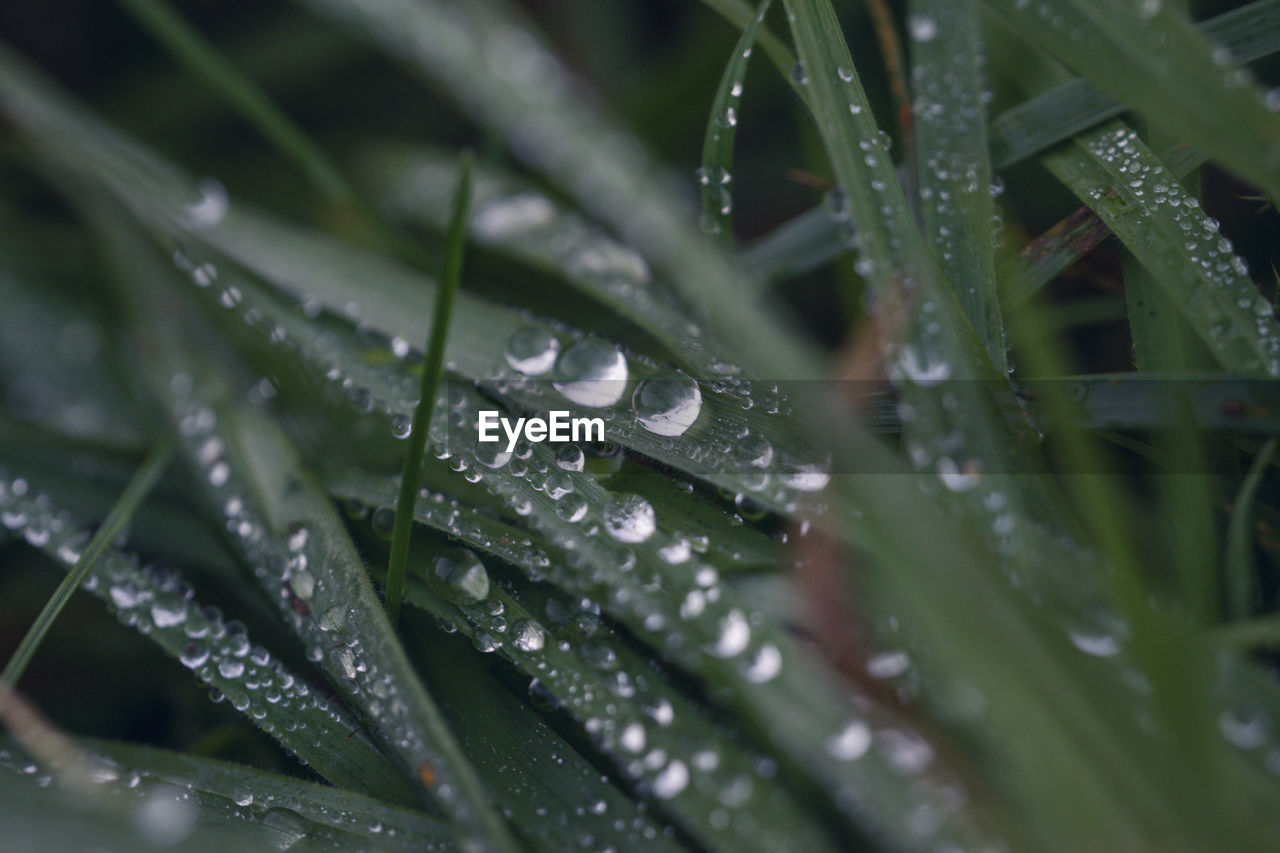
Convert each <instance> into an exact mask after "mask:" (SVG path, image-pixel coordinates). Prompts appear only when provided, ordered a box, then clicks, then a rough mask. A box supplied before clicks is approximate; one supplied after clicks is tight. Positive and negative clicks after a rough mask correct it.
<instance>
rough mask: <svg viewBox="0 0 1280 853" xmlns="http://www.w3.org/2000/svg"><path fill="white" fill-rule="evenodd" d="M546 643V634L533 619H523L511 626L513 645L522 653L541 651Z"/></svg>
mask: <svg viewBox="0 0 1280 853" xmlns="http://www.w3.org/2000/svg"><path fill="white" fill-rule="evenodd" d="M546 642H547V635H546V632H545V631H543V630H542V626H541V625H539V624H538V623H537V621H535V620H533V619H521V620H520V621H519V622H517V623H515V624H514V625H512V626H511V644H512V645H514V646H515V647H516V648H517V649H519V650H520V651H522V652H536V651H540V650H541V649H542V647H543V646H544V645H545V644H546Z"/></svg>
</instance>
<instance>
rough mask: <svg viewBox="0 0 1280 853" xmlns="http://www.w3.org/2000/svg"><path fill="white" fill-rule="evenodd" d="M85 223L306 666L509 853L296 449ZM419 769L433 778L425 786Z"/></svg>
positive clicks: (153, 378) (160, 291) (119, 251)
mask: <svg viewBox="0 0 1280 853" xmlns="http://www.w3.org/2000/svg"><path fill="white" fill-rule="evenodd" d="M91 215H92V216H93V221H94V224H95V225H96V227H98V228H99V229H101V230H102V233H103V234H104V235H105V236H106V237H107V239H108V241H109V248H110V249H111V251H113V252H114V253H116V254H115V257H114V260H115V262H116V263H117V264H118V265H119V269H120V271H121V275H122V277H123V279H124V280H127V281H129V283H130V287H129V288H125V287H120V288H119V289H118V290H119V292H120V296H121V299H122V301H123V302H124V304H125V306H126V316H128V318H129V320H130V322H131V332H132V334H133V335H134V336H135V339H136V346H137V347H138V351H140V352H151V353H155V354H156V359H157V361H156V365H155V366H154V367H153V368H152V369H151V370H148V371H143V375H144V376H145V377H146V378H147V379H148V380H149V382H150V385H151V388H152V390H153V393H154V394H155V395H156V397H157V398H158V400H159V401H160V403H161V404H162V406H163V408H164V409H165V411H167V413H168V414H169V416H170V417H171V418H172V419H173V421H174V422H175V423H178V424H180V425H181V426H180V429H181V431H182V450H183V452H184V456H185V457H186V458H187V460H188V462H189V463H190V464H191V465H192V467H193V469H194V471H195V472H197V476H198V481H199V482H201V483H202V484H204V488H205V500H206V502H207V504H208V505H209V506H210V509H211V510H213V511H214V512H216V513H218V514H219V515H220V516H221V517H222V519H223V521H224V525H225V527H226V529H227V530H228V531H230V532H231V533H232V540H233V544H234V545H235V546H236V548H237V549H238V550H239V551H240V553H241V554H242V556H243V558H244V559H245V561H246V562H247V563H248V564H249V565H250V566H252V567H253V570H254V574H255V576H256V577H257V579H258V581H259V582H260V583H261V584H262V586H263V588H264V589H265V590H266V591H267V593H268V596H269V597H270V598H271V599H272V600H273V601H274V602H275V603H276V605H277V607H278V608H279V609H280V611H281V612H282V614H283V615H284V617H285V618H286V620H287V621H288V623H289V626H290V628H291V629H292V630H293V632H294V633H295V634H296V635H297V636H298V638H299V639H300V640H302V641H303V642H304V643H306V645H307V647H308V654H309V656H310V658H311V659H312V660H313V661H315V662H317V663H322V664H323V665H324V668H325V670H326V672H327V674H328V675H329V677H330V679H331V681H332V683H333V684H334V686H335V688H336V689H337V690H338V691H339V693H340V694H341V695H342V696H344V697H345V698H346V699H348V700H349V701H350V702H351V703H352V704H353V705H354V706H355V707H357V708H359V709H360V711H361V713H362V714H363V716H364V718H365V722H366V724H367V725H368V726H369V728H370V729H371V731H372V732H374V733H375V734H376V735H377V736H378V737H379V738H380V739H381V740H382V741H383V742H384V743H385V744H386V745H387V748H388V749H389V750H390V751H391V752H392V753H393V754H394V755H396V756H397V757H398V758H399V760H400V762H401V764H402V767H403V772H404V773H406V774H408V775H410V778H414V779H415V780H416V781H417V782H418V783H419V784H421V785H422V786H423V787H424V788H428V789H430V791H431V793H432V795H433V796H434V798H435V800H436V802H438V803H439V805H440V806H441V807H442V808H443V809H444V810H445V811H446V812H447V813H448V814H449V815H450V816H451V817H452V818H453V819H454V820H455V821H457V823H458V824H459V826H460V830H461V831H462V832H465V833H467V834H468V835H469V836H470V838H471V840H473V841H474V842H475V843H477V844H480V845H482V846H483V847H486V848H492V849H500V850H514V849H516V847H515V844H514V841H513V840H512V839H511V837H510V835H509V833H508V831H507V829H506V827H505V824H504V823H503V821H502V819H501V818H500V817H499V816H498V815H497V814H496V812H494V811H493V809H492V806H491V805H490V804H489V802H488V799H487V798H486V796H485V792H484V790H483V789H482V787H481V786H480V783H479V781H478V779H477V778H476V777H475V774H474V770H472V768H471V767H470V764H469V763H468V761H467V759H466V757H465V756H464V755H463V754H462V752H461V751H460V749H459V748H458V746H457V744H456V742H455V741H454V740H453V738H452V735H451V733H450V731H449V729H448V728H447V726H446V725H445V724H444V721H443V719H442V718H441V716H440V713H439V710H438V708H437V707H436V706H435V703H434V702H433V701H432V700H431V698H430V696H429V695H428V694H427V692H426V691H425V689H424V688H423V687H422V684H421V682H420V681H419V680H418V678H417V676H416V674H415V673H414V670H413V668H412V666H411V665H410V664H409V661H408V659H407V658H406V657H405V654H404V650H403V648H402V647H401V646H400V644H399V643H398V642H397V641H396V639H395V634H394V630H393V629H392V627H391V625H390V623H389V622H388V621H387V619H386V616H385V614H384V613H383V611H382V608H381V606H380V603H379V602H378V600H377V597H376V595H375V594H374V592H373V588H372V586H371V584H370V583H369V579H368V576H367V575H366V574H365V571H364V566H363V564H362V563H361V561H360V558H359V555H358V554H357V553H356V551H355V547H354V545H353V544H352V543H351V540H350V538H349V537H348V536H347V534H346V531H345V530H344V529H343V527H342V523H341V522H340V521H339V520H338V518H337V517H336V515H335V513H334V511H333V508H332V505H331V504H330V502H329V500H328V497H327V496H326V495H325V494H324V492H323V491H322V490H320V489H319V488H318V487H317V486H316V485H315V483H314V482H313V481H312V479H311V477H310V474H309V473H308V472H306V471H305V470H304V469H303V468H302V466H301V464H300V460H299V459H298V458H297V451H296V448H295V447H293V446H292V445H291V444H290V443H289V442H288V440H287V439H286V438H285V436H284V435H283V434H282V433H281V432H280V431H279V429H278V427H277V426H276V425H275V424H274V423H273V422H271V421H270V420H269V419H268V418H267V417H266V416H265V415H264V414H263V413H261V412H260V411H257V410H255V409H253V408H252V407H250V406H248V405H245V404H241V403H237V402H236V401H235V400H234V398H233V397H232V394H231V392H230V390H229V389H230V381H229V378H228V376H227V373H226V371H225V370H224V369H222V368H220V367H218V366H216V365H215V364H214V363H213V362H212V361H211V360H210V358H209V356H208V355H207V354H204V353H203V352H200V351H197V350H195V349H194V348H193V347H192V344H191V339H190V338H189V337H186V336H185V334H184V332H186V331H187V330H185V329H183V328H180V327H178V324H176V323H169V324H165V323H162V322H161V321H160V317H163V316H170V317H184V316H189V315H188V314H187V312H186V311H185V310H184V309H183V308H182V307H181V306H182V305H183V303H182V301H181V295H180V294H178V293H176V292H174V291H173V290H172V289H171V286H170V285H169V283H168V282H167V281H166V280H165V276H164V274H163V273H162V272H161V271H159V270H158V269H157V268H156V267H155V266H154V264H153V259H152V258H151V257H150V256H149V255H148V254H146V253H145V251H144V249H143V247H140V246H138V245H137V244H136V242H135V240H136V236H135V235H134V234H133V233H132V232H129V231H127V230H125V229H124V228H122V227H121V226H120V225H119V224H117V223H115V222H113V221H112V220H110V219H109V218H107V217H106V216H105V215H104V214H103V213H102V212H101V211H94V212H93V213H92V214H91ZM164 312H173V313H171V314H168V315H166V314H165V313H164ZM175 377H177V381H175ZM184 377H185V378H184ZM424 767H427V768H432V770H431V772H430V774H429V776H430V779H431V780H432V782H431V783H430V784H429V783H428V782H427V774H425V773H424V772H423V770H422V768H424ZM442 780H444V781H445V784H441V781H442ZM455 785H456V788H455V787H454V786H455Z"/></svg>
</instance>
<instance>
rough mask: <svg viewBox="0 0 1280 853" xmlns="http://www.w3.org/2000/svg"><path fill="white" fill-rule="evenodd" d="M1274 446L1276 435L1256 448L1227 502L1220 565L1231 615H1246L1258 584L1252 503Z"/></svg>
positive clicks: (1276, 445)
mask: <svg viewBox="0 0 1280 853" xmlns="http://www.w3.org/2000/svg"><path fill="white" fill-rule="evenodd" d="M1277 448H1280V439H1275V438H1273V439H1271V440H1270V441H1268V442H1267V443H1266V444H1264V445H1263V446H1262V449H1261V450H1259V451H1258V455H1257V456H1255V457H1254V459H1253V464H1252V465H1250V466H1249V473H1248V474H1247V475H1246V476H1245V478H1244V482H1243V483H1241V484H1240V491H1239V493H1237V494H1236V499H1235V501H1234V502H1233V503H1232V506H1231V521H1230V524H1229V525H1228V527H1227V553H1226V558H1225V567H1224V568H1225V571H1226V575H1227V577H1226V589H1227V608H1228V612H1229V613H1230V615H1231V616H1232V617H1233V618H1234V619H1246V618H1247V617H1248V616H1249V615H1250V614H1251V613H1252V612H1253V607H1254V600H1255V596H1256V591H1257V586H1258V581H1257V564H1256V562H1255V560H1254V557H1253V529H1252V520H1253V503H1254V500H1255V499H1256V498H1257V496H1258V490H1259V489H1260V488H1261V487H1262V481H1263V479H1264V478H1265V477H1266V475H1267V471H1268V470H1269V469H1270V468H1271V462H1272V460H1274V459H1275V456H1276V450H1277Z"/></svg>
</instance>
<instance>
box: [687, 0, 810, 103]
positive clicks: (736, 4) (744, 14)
mask: <svg viewBox="0 0 1280 853" xmlns="http://www.w3.org/2000/svg"><path fill="white" fill-rule="evenodd" d="M702 3H703V5H705V6H707V7H709V8H711V9H714V10H715V11H716V12H717V13H718V14H720V15H721V16H722V17H723V18H724V19H725V20H727V21H729V23H731V24H733V25H734V26H735V27H737V28H738V29H740V30H745V29H746V28H748V27H750V26H752V22H753V21H755V20H756V18H755V16H756V14H757V10H755V9H753V8H752V7H751V4H749V3H747V2H746V0H702ZM756 40H757V41H758V42H759V43H760V46H761V47H763V48H764V50H765V52H766V53H768V54H769V59H770V60H772V61H773V64H774V66H775V67H776V68H777V69H778V73H779V74H781V75H782V76H783V78H784V79H787V80H791V70H792V69H793V68H794V67H795V64H796V55H795V54H794V53H792V52H791V48H789V47H788V46H787V44H786V42H784V41H783V40H782V39H780V38H778V37H777V36H776V35H774V34H773V33H772V32H770V30H769V28H768V27H767V26H762V27H760V29H759V32H758V33H757V35H756ZM792 84H793V85H794V81H792Z"/></svg>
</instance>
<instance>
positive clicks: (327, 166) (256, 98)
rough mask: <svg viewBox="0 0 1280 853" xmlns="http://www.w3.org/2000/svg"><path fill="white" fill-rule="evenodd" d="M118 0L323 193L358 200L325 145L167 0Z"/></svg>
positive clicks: (346, 200) (336, 198) (344, 199)
mask: <svg viewBox="0 0 1280 853" xmlns="http://www.w3.org/2000/svg"><path fill="white" fill-rule="evenodd" d="M118 1H119V2H120V3H121V5H123V6H124V7H125V8H126V9H127V10H128V11H129V13H130V14H131V15H133V17H134V20H136V21H137V22H138V23H139V24H141V25H142V26H143V27H145V28H146V29H147V30H148V31H149V32H150V33H151V34H152V35H153V36H154V37H155V38H156V40H157V41H159V42H160V43H161V44H162V45H164V47H165V48H166V49H167V50H168V51H169V52H170V53H172V54H173V55H174V57H175V58H176V59H178V60H179V61H180V62H181V63H182V64H183V65H184V66H186V68H187V69H188V70H189V71H191V73H192V74H194V75H195V76H196V77H198V78H199V79H200V80H202V81H203V82H204V83H205V85H207V86H208V87H209V88H210V89H211V90H212V91H213V92H214V93H215V94H217V95H218V97H220V98H221V99H222V100H224V101H226V103H227V104H228V105H229V106H230V107H231V108H232V109H234V110H235V111H236V112H238V113H240V115H242V116H243V117H244V118H245V119H246V120H247V121H248V122H249V123H250V124H252V125H253V126H254V127H256V128H258V130H259V131H261V133H262V135H263V136H264V137H266V139H267V140H268V141H270V142H271V144H272V145H274V146H275V148H276V150H277V151H279V152H280V153H281V154H282V155H283V156H284V157H285V158H286V159H288V160H291V161H293V162H294V163H295V164H297V166H298V167H299V168H300V169H301V170H302V172H303V174H305V175H306V176H307V177H308V178H309V179H310V180H311V182H312V183H313V184H314V185H315V187H316V188H317V189H318V190H319V191H320V192H321V193H323V194H324V195H325V196H326V197H327V198H329V199H330V200H332V201H337V202H350V201H351V200H352V199H353V195H352V193H351V189H350V187H349V186H348V185H347V182H346V180H345V179H344V178H343V177H342V173H341V171H340V170H339V169H338V168H337V167H336V166H335V165H334V163H333V162H332V160H330V158H329V156H328V155H327V154H325V152H324V151H323V149H321V148H320V147H319V146H318V145H316V144H315V143H314V142H312V141H311V140H310V139H309V138H308V137H307V135H306V134H305V133H303V132H302V131H301V130H300V129H299V128H298V126H297V125H296V124H294V123H293V121H292V120H291V119H290V118H289V117H288V116H286V115H285V114H284V113H283V112H281V111H280V109H279V108H278V107H277V106H276V105H275V104H274V103H273V102H272V101H271V99H270V98H269V97H268V96H267V95H266V93H264V92H263V91H262V90H261V89H259V88H258V86H257V85H256V84H255V83H254V82H253V81H251V80H250V79H248V78H247V77H245V76H244V75H243V74H242V73H241V72H240V71H239V70H238V69H237V68H236V67H235V66H234V65H232V64H231V63H230V62H228V61H227V60H226V59H224V58H223V57H222V55H221V54H220V53H219V52H218V50H217V48H215V47H214V46H213V45H212V44H210V43H209V42H208V41H206V40H205V38H204V37H203V36H201V35H200V34H199V33H198V32H196V30H195V29H193V28H192V27H191V26H190V25H189V24H187V22H186V21H184V20H183V19H182V17H181V16H180V15H179V14H178V13H177V12H175V11H174V10H173V9H171V8H170V7H169V4H168V2H166V0H118Z"/></svg>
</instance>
